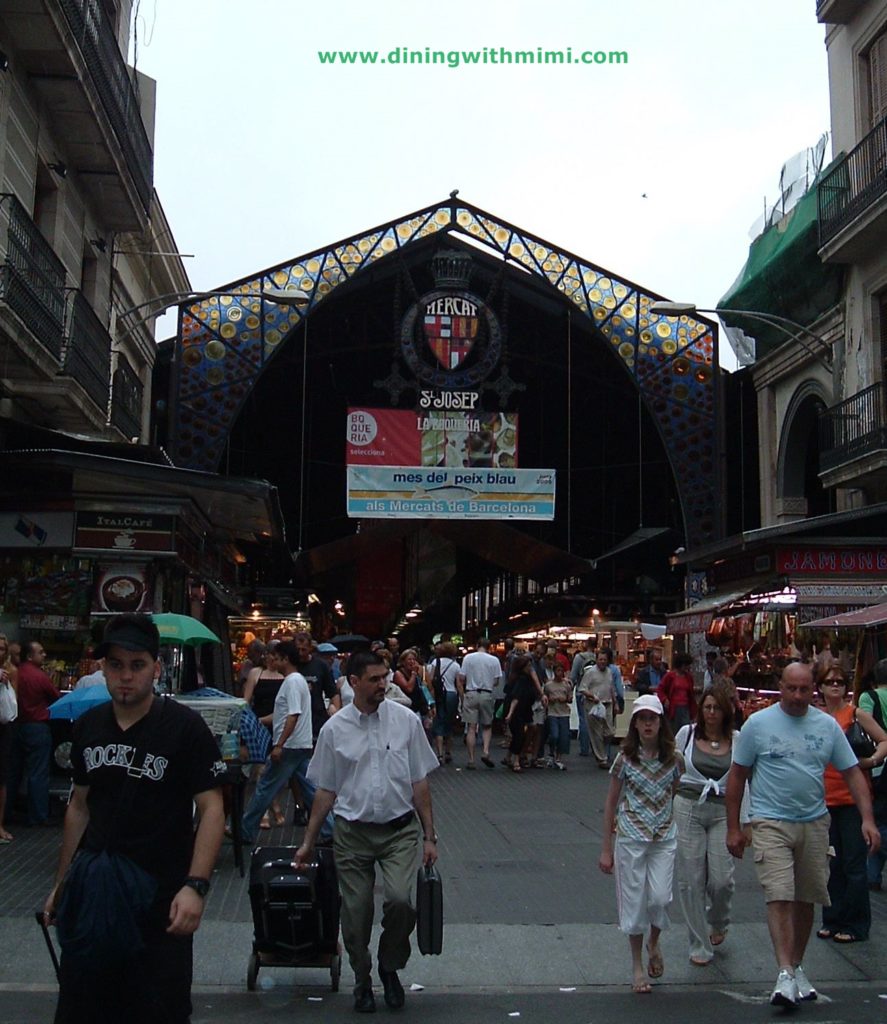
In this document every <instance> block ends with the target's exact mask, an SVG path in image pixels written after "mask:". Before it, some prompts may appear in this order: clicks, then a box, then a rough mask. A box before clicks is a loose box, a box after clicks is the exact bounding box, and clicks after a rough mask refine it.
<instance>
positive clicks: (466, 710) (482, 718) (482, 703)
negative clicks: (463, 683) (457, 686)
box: [462, 690, 493, 725]
mask: <svg viewBox="0 0 887 1024" xmlns="http://www.w3.org/2000/svg"><path fill="white" fill-rule="evenodd" d="M462 721H463V722H464V723H465V724H466V725H477V723H478V722H480V724H481V725H492V724H493V695H492V693H481V691H480V690H466V691H465V699H464V700H463V701H462Z"/></svg>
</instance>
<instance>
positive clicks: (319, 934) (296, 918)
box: [246, 846, 342, 992]
mask: <svg viewBox="0 0 887 1024" xmlns="http://www.w3.org/2000/svg"><path fill="white" fill-rule="evenodd" d="M295 853H296V848H295V847H292V846H264V847H259V848H258V849H256V850H254V851H253V854H252V857H251V859H250V869H249V900H250V906H251V907H252V912H253V931H254V936H255V937H254V939H253V951H252V953H251V954H250V958H249V963H248V965H247V969H246V987H247V988H248V989H249V991H250V992H254V991H255V988H256V979H257V978H258V976H259V971H260V970H261V969H262V968H263V967H328V968H329V972H330V988H331V989H332V991H333V992H338V991H339V977H340V975H341V973H342V957H341V947H340V946H339V885H338V881H337V878H336V865H335V861H334V860H333V851H332V850H331V849H329V848H328V847H321V848H319V849H318V850H317V863H316V864H313V865H311V867H309V868H307V869H305V870H303V871H297V870H296V869H295V868H294V867H293V858H294V857H295Z"/></svg>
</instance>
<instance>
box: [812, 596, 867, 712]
mask: <svg viewBox="0 0 887 1024" xmlns="http://www.w3.org/2000/svg"><path fill="white" fill-rule="evenodd" d="M801 629H802V631H803V634H804V635H805V636H807V637H808V638H809V643H810V646H811V647H812V648H813V650H814V651H816V653H817V657H818V658H819V659H820V660H822V659H828V660H830V661H831V660H834V661H837V662H839V663H840V664H841V666H842V667H843V668H844V669H845V671H846V672H847V673H848V675H850V676H851V677H852V678H853V679H854V687H855V690H856V692H857V695H858V693H859V689H860V684H861V683H862V681H863V680H864V679H865V678H866V676H867V675H868V674H869V673H870V672H871V670H872V668H873V667H874V666H875V664H876V663H877V662H878V661H880V660H881V659H882V658H884V657H887V603H885V604H876V605H872V606H871V607H869V608H860V609H859V610H858V611H852V612H844V613H842V614H839V615H828V616H825V617H824V618H821V619H814V620H813V621H812V622H806V623H804V625H803V626H802V627H801Z"/></svg>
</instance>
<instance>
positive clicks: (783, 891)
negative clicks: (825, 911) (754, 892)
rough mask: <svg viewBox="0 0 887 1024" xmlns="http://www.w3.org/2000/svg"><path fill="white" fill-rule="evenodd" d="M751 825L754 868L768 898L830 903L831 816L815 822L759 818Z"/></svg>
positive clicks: (771, 900)
mask: <svg viewBox="0 0 887 1024" xmlns="http://www.w3.org/2000/svg"><path fill="white" fill-rule="evenodd" d="M751 827H752V850H753V851H754V857H755V870H756V871H757V873H758V881H759V882H760V883H761V888H762V889H763V890H764V898H765V899H766V901H767V902H768V903H772V902H774V901H775V900H787V901H788V902H795V901H797V902H799V903H819V904H821V905H822V906H824V907H827V906H830V903H831V901H830V900H829V896H828V871H829V865H828V830H829V816H828V815H827V814H824V815H823V816H822V817H821V818H817V819H816V820H815V821H771V820H769V819H767V820H761V819H758V820H755V821H752V823H751Z"/></svg>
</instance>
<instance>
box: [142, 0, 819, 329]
mask: <svg viewBox="0 0 887 1024" xmlns="http://www.w3.org/2000/svg"><path fill="white" fill-rule="evenodd" d="M137 5H138V10H137V19H136V25H137V30H138V41H137V51H136V54H135V57H136V60H137V65H138V67H139V69H140V70H141V71H143V72H145V73H146V74H148V75H150V76H151V77H153V78H155V79H157V82H158V87H157V124H156V136H155V183H156V187H157V189H158V191H159V193H160V197H161V201H162V202H163V204H164V207H165V209H166V212H167V215H168V217H169V219H170V222H171V224H172V227H173V231H174V233H175V236H176V240H177V242H178V245H179V248H180V249H181V251H182V252H185V253H194V254H195V258H194V259H189V260H187V261H186V263H187V266H188V268H189V271H190V275H191V281H192V284H193V285H194V287H195V288H198V289H207V290H209V289H212V288H214V287H218V286H220V285H222V284H224V283H226V282H228V281H231V280H234V279H236V278H239V277H245V276H248V275H251V274H253V273H255V272H257V271H259V270H261V269H263V268H264V267H267V266H270V265H272V264H275V263H279V262H283V261H285V260H288V259H290V258H292V257H295V256H298V255H300V254H301V253H304V252H307V251H309V250H311V249H314V248H317V247H319V246H322V245H324V244H326V243H329V242H333V241H337V240H338V239H340V238H342V237H345V236H348V235H351V234H356V233H357V232H359V231H361V230H363V229H365V228H369V227H372V226H374V225H376V224H378V223H380V222H383V221H387V220H390V219H394V218H395V217H398V216H399V215H401V214H405V213H408V212H411V211H412V210H414V209H416V208H419V207H422V206H425V205H428V204H431V203H433V202H435V201H437V200H440V199H443V198H444V197H446V196H447V195H448V193H449V192H450V190H451V189H453V188H458V189H459V190H460V198H462V199H465V200H467V201H469V202H471V203H474V204H476V205H478V206H481V207H483V208H485V209H487V210H489V211H490V212H491V213H493V214H495V215H497V216H498V217H501V218H502V219H504V220H507V221H510V222H511V223H514V224H516V225H518V226H520V227H522V228H525V229H526V230H528V231H531V232H533V233H535V234H538V235H541V236H542V237H543V238H546V239H548V240H549V241H551V242H553V243H555V244H556V245H559V246H563V247H564V248H566V249H570V250H572V251H574V252H576V253H578V254H579V255H581V256H583V257H585V258H587V259H589V260H591V261H592V262H594V263H597V264H598V265H600V266H603V267H605V268H607V269H608V270H609V271H611V272H612V273H613V274H615V275H617V276H620V277H624V278H628V279H629V280H633V281H635V282H637V283H638V284H641V285H643V286H644V287H645V288H647V289H649V290H651V291H654V292H658V293H661V294H663V295H666V296H668V297H670V298H673V299H681V300H688V301H695V302H696V303H697V304H698V305H700V306H710V305H714V304H715V303H716V302H717V300H718V299H719V298H720V296H721V295H723V294H724V292H725V291H726V290H727V289H728V288H729V286H730V285H731V283H732V282H733V280H734V278H735V277H736V275H737V274H738V272H739V270H740V268H741V266H742V264H743V262H744V260H745V258H746V254H747V251H748V245H749V242H750V238H749V228H750V226H751V225H752V223H753V222H754V220H755V219H756V218H757V217H759V216H760V214H761V212H762V209H763V204H764V198H765V197H766V198H767V200H768V201H769V202H770V203H773V202H775V201H776V199H777V198H778V178H779V170H780V167H781V165H782V164H783V162H784V161H785V160H786V159H787V158H788V157H790V156H791V155H793V154H794V153H796V152H797V151H798V150H801V149H803V148H805V147H807V146H812V145H813V144H814V143H815V142H816V140H817V138H818V137H819V136H820V135H821V134H822V133H823V132H824V131H827V130H828V129H829V110H828V83H827V73H826V58H825V44H824V27H823V26H821V25H819V24H818V23H817V21H816V16H815V7H816V5H815V3H814V0H742V2H741V3H735V2H731V0H669V2H667V3H663V2H662V0H619V2H618V3H617V2H613V0H565V2H557V0H555V2H551V0H549V2H548V3H540V2H539V0H448V2H447V3H445V4H433V5H432V4H423V3H416V2H415V0H376V2H374V3H368V2H366V0H335V2H332V3H328V4H325V5H320V4H306V3H304V2H298V3H296V2H293V0H290V2H288V3H287V2H281V0H276V2H273V3H272V2H270V0H251V2H250V3H249V4H245V3H243V2H242V0H237V2H235V0H137ZM426 46H431V47H432V48H434V49H442V50H467V49H481V48H483V47H484V46H487V47H491V48H496V49H498V48H499V47H506V48H509V49H512V50H518V49H535V48H536V47H537V46H541V47H543V48H546V49H566V47H568V46H570V47H572V49H573V52H574V53H575V54H578V53H579V51H581V50H602V51H610V50H623V51H627V53H628V63H627V64H623V65H590V66H583V65H573V66H549V67H538V66H536V67H528V66H513V67H507V66H499V65H497V66H493V65H490V64H488V65H487V66H482V65H481V66H473V67H465V66H463V67H459V68H456V69H451V68H449V67H445V66H419V65H411V66H410V65H403V64H401V65H399V66H395V65H391V64H386V65H376V66H374V67H371V66H363V67H360V66H358V67H342V66H330V65H321V64H320V62H319V61H318V58H317V51H318V50H319V49H323V50H341V49H360V50H372V49H378V50H380V51H382V52H384V53H387V52H388V51H390V50H392V49H393V48H394V47H407V48H408V49H423V50H424V48H425V47H426ZM829 153H830V150H829ZM645 196H646V198H644V197H645ZM170 329H171V328H170ZM159 336H162V334H161V335H159ZM724 347H726V345H725V346H724Z"/></svg>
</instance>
